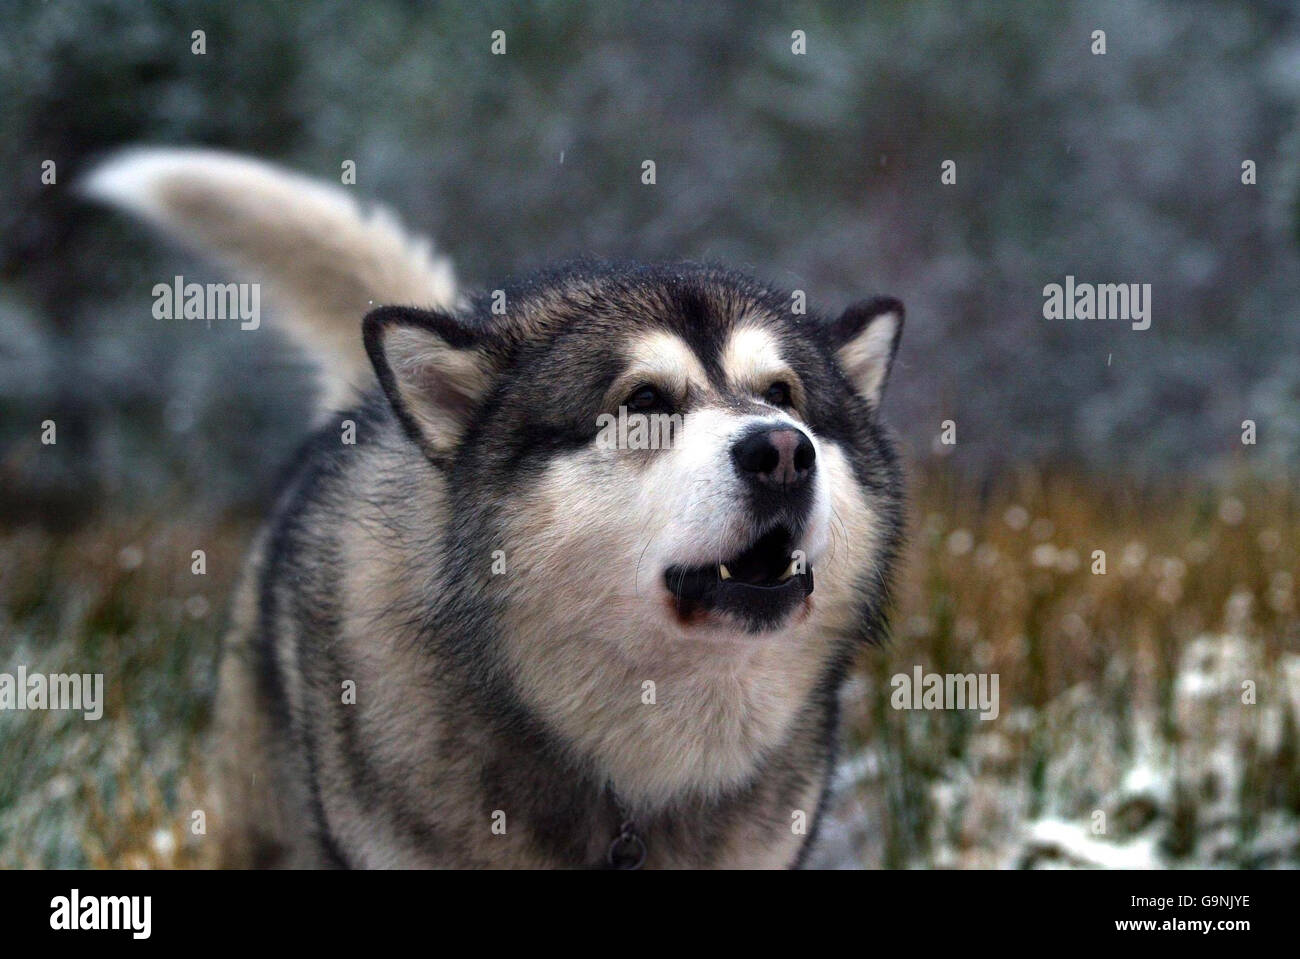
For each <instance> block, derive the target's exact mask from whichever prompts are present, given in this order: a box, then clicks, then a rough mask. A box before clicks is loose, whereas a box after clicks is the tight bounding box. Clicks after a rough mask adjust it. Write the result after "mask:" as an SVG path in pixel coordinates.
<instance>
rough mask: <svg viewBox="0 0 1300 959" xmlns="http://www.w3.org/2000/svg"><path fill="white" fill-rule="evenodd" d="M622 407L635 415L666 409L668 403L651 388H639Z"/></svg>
mask: <svg viewBox="0 0 1300 959" xmlns="http://www.w3.org/2000/svg"><path fill="white" fill-rule="evenodd" d="M623 405H624V406H626V407H627V408H628V409H629V410H631V411H633V412H635V413H648V412H650V411H651V410H662V409H667V407H668V401H667V400H666V399H664V396H663V394H662V393H660V392H659V391H658V390H657V389H655V388H654V387H653V386H639V387H637V388H636V389H635V390H633V391H632V395H631V396H629V397H628V398H627V402H626V403H624V404H623Z"/></svg>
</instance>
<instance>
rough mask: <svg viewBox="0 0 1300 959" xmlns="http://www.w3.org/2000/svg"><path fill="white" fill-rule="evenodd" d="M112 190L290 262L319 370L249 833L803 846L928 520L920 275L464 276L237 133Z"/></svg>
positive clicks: (145, 167) (612, 267)
mask: <svg viewBox="0 0 1300 959" xmlns="http://www.w3.org/2000/svg"><path fill="white" fill-rule="evenodd" d="M86 189H87V191H88V193H89V194H90V195H91V196H92V197H94V198H97V199H98V200H101V201H104V202H107V203H109V204H112V205H114V206H116V207H119V208H121V209H124V210H126V211H129V212H131V213H134V214H136V215H137V216H139V217H141V218H143V219H144V220H146V221H148V222H150V223H152V224H154V225H155V226H157V227H159V228H161V229H162V230H163V231H164V232H166V233H168V234H170V235H171V236H172V237H173V238H175V239H177V240H179V241H182V242H184V243H187V244H189V245H190V246H192V247H194V248H196V249H197V250H200V251H204V252H206V253H208V254H211V255H213V256H214V257H215V258H217V259H218V260H219V261H221V262H222V263H223V264H224V265H225V266H226V267H228V268H229V269H231V270H232V271H233V272H234V273H236V274H237V275H239V276H240V277H241V278H243V279H246V280H249V281H252V282H256V283H258V284H260V285H261V286H263V287H265V288H266V290H267V292H268V298H269V300H270V301H271V302H272V303H274V304H275V305H276V307H277V309H278V313H277V315H276V316H275V317H274V319H275V321H278V322H282V323H283V324H284V328H285V329H286V330H287V331H288V332H290V333H291V334H293V335H295V336H296V337H297V338H298V339H299V341H300V342H301V343H302V344H303V345H304V346H305V347H306V348H307V349H308V350H309V351H310V353H311V355H312V356H313V358H314V360H315V363H316V366H317V368H318V369H319V370H320V372H321V375H322V377H323V379H322V391H321V403H320V407H319V410H320V411H319V413H318V417H319V419H318V422H317V423H316V425H315V432H314V434H313V435H312V436H311V438H310V439H309V440H308V441H307V442H306V444H305V445H304V446H303V448H302V449H301V450H300V451H299V453H298V455H297V457H296V460H295V461H294V463H293V464H292V467H291V469H290V470H289V472H288V474H287V479H286V481H285V482H284V485H283V488H282V490H281V492H280V493H279V495H278V498H277V500H276V504H275V506H274V508H273V511H272V514H271V516H270V519H269V521H268V522H267V524H266V525H265V527H264V528H263V530H262V531H261V533H260V534H259V535H258V537H257V539H256V542H255V543H254V544H253V547H252V550H251V555H250V558H249V561H248V565H247V569H246V571H245V573H244V575H243V579H242V582H241V585H240V586H239V588H238V590H237V593H236V596H235V599H234V602H233V605H232V609H231V612H230V627H229V632H228V635H227V637H226V640H225V644H224V648H223V653H222V659H221V664H220V675H219V692H218V701H217V706H216V732H217V736H218V740H219V745H220V748H219V754H220V760H219V763H218V767H219V772H218V775H217V776H216V781H217V785H218V789H219V792H220V802H219V804H218V805H217V806H216V817H215V824H214V825H215V830H216V831H218V832H219V835H220V837H221V838H220V845H221V850H222V862H223V864H225V865H243V866H284V867H293V868H303V867H340V868H343V867H353V868H373V867H401V868H406V867H452V868H468V867H497V868H518V867H522V868H551V867H559V868H581V867H594V868H609V867H614V868H635V867H639V866H645V867H655V868H694V867H710V868H786V867H797V866H799V865H800V864H801V863H802V862H803V860H804V858H805V856H806V854H807V852H808V849H809V848H810V845H811V844H812V842H813V841H814V839H815V836H816V832H817V825H818V823H819V821H820V819H821V817H822V814H823V812H824V806H825V802H826V797H827V790H828V783H829V780H830V777H831V773H832V770H833V768H834V764H835V751H836V737H837V727H838V722H839V714H838V694H839V691H840V688H841V686H842V685H843V683H844V680H845V678H846V674H847V672H848V671H849V668H850V666H851V664H852V661H853V659H854V657H855V655H856V653H857V651H858V650H860V649H861V648H862V646H863V644H865V643H871V642H874V641H877V640H879V639H880V638H881V637H882V635H883V634H884V631H885V629H886V617H887V610H888V608H889V595H890V584H891V576H892V571H893V569H894V566H895V561H896V557H897V555H898V553H899V550H900V547H901V540H902V535H903V534H902V530H903V525H904V523H903V512H904V492H903V485H904V484H903V478H902V472H901V467H900V465H899V461H898V456H897V454H896V452H895V450H894V446H893V444H892V442H891V440H890V437H889V434H888V432H887V430H886V428H885V426H884V425H883V423H882V422H881V417H880V403H881V397H882V394H883V391H884V389H885V386H886V384H887V382H888V379H889V373H890V369H891V366H892V364H893V361H894V357H895V355H896V353H897V350H898V344H899V338H900V335H901V332H902V327H903V307H902V305H901V304H900V303H899V302H898V301H897V300H894V299H889V298H877V299H871V300H866V301H863V302H860V303H857V304H854V305H852V306H849V307H848V308H847V309H846V310H845V311H844V312H843V313H842V314H840V315H839V316H838V317H835V318H829V317H823V316H819V315H816V314H815V313H812V312H805V311H804V310H803V309H802V308H801V300H802V294H801V293H795V292H792V291H783V290H778V289H775V288H772V287H769V286H766V285H763V284H761V283H759V282H756V281H755V280H752V279H750V278H748V277H746V276H743V275H740V274H738V273H735V272H731V271H729V270H726V269H724V268H720V267H715V266H710V265H701V264H693V263H670V264H664V265H645V264H637V263H611V262H604V261H584V262H579V263H576V264H570V265H568V266H564V267H561V268H558V269H555V270H553V271H549V272H544V273H540V274H536V275H532V276H528V277H526V278H524V279H521V280H517V281H512V282H510V283H506V284H504V285H502V286H501V287H500V288H498V289H495V290H492V291H487V292H484V293H481V294H465V293H462V292H461V291H460V290H459V289H458V288H457V285H456V281H455V278H454V274H453V270H452V268H451V266H450V264H449V263H448V262H447V261H446V260H445V259H444V258H442V257H441V256H440V255H438V254H436V253H435V252H434V251H433V250H432V248H431V246H430V245H429V244H428V243H427V242H426V241H423V240H419V239H415V238H413V237H412V236H410V235H409V234H408V233H407V232H406V231H405V230H404V229H403V228H402V226H401V225H400V224H399V222H398V220H397V219H396V218H395V217H394V216H393V215H392V214H390V213H388V212H386V211H384V210H382V209H378V208H376V209H368V208H365V207H363V206H362V205H361V204H360V203H358V202H357V201H355V200H354V199H353V197H352V196H351V195H350V194H349V192H348V191H347V190H346V189H345V188H343V187H337V186H331V185H326V184H323V183H319V182H315V181H312V180H310V179H307V178H304V177H302V176H300V175H297V174H294V173H291V172H289V171H286V170H283V169H280V168H277V167H274V166H272V165H269V164H265V163H261V162H258V161H254V160H250V159H245V158H241V157H238V156H233V155H229V154H224V153H219V152H213V151H202V150H187V149H152V150H150V149H145V150H135V151H131V152H127V153H125V154H120V155H118V156H116V157H114V158H111V159H110V160H109V161H108V162H107V163H106V164H105V165H103V166H101V167H100V168H99V169H98V170H97V171H96V172H95V173H94V174H93V175H92V176H91V177H90V178H89V180H88V182H87V184H86ZM241 335H242V334H241ZM250 335H257V334H256V333H253V334H250ZM250 342H251V340H250ZM651 420H653V421H655V422H658V421H660V420H662V421H663V422H665V423H666V424H667V425H668V426H669V427H670V428H669V429H666V430H665V431H663V432H662V433H661V434H656V433H654V432H653V431H652V432H650V433H649V434H647V433H646V431H645V430H644V429H642V430H640V431H638V430H637V426H638V425H643V424H644V423H645V422H648V421H651ZM614 422H618V423H621V424H628V423H631V424H632V426H631V429H630V430H629V429H623V428H622V427H620V429H619V430H610V429H607V428H606V427H608V426H609V425H610V424H611V423H614ZM349 430H351V439H350V440H349ZM624 434H627V435H624ZM633 434H636V435H639V436H640V441H637V440H636V436H635V435H633ZM646 435H649V436H651V437H652V438H654V439H655V440H656V441H655V442H645V441H644V440H645V437H646Z"/></svg>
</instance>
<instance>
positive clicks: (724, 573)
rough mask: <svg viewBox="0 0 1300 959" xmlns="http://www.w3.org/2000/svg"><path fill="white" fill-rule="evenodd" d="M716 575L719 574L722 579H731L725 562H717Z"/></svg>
mask: <svg viewBox="0 0 1300 959" xmlns="http://www.w3.org/2000/svg"><path fill="white" fill-rule="evenodd" d="M718 575H719V576H721V577H722V578H723V579H731V570H729V569H727V565H726V564H725V563H719V564H718Z"/></svg>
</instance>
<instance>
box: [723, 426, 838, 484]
mask: <svg viewBox="0 0 1300 959" xmlns="http://www.w3.org/2000/svg"><path fill="white" fill-rule="evenodd" d="M731 458H732V459H733V460H735V461H736V469H738V470H739V471H740V475H741V476H743V477H744V478H746V479H748V480H749V481H750V482H752V483H757V484H758V485H760V486H764V487H768V488H773V489H780V490H785V491H790V490H794V489H796V488H797V487H800V486H802V485H803V484H804V483H806V482H807V481H808V477H809V476H811V475H812V471H813V461H814V460H815V459H816V458H817V452H816V450H814V449H813V445H812V440H810V439H809V438H808V435H807V434H806V433H804V432H803V430H797V429H795V428H794V427H791V426H780V427H777V428H776V429H772V428H771V427H766V426H765V427H760V428H759V429H757V430H754V431H753V432H752V433H747V434H746V435H745V436H742V437H741V438H740V439H739V440H738V441H737V442H736V445H735V446H733V447H732V448H731Z"/></svg>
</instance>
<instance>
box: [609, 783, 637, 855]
mask: <svg viewBox="0 0 1300 959" xmlns="http://www.w3.org/2000/svg"><path fill="white" fill-rule="evenodd" d="M605 791H606V792H607V793H608V794H609V797H610V799H611V800H612V801H613V803H614V808H615V809H616V810H617V811H618V819H619V822H620V823H621V824H622V825H620V826H619V827H618V835H617V836H615V837H614V839H613V841H612V842H611V843H610V844H609V849H608V851H606V853H605V867H606V868H607V869H640V868H641V867H642V866H644V865H645V859H646V845H645V840H644V839H642V838H641V833H640V831H639V830H638V829H637V828H636V822H635V821H634V820H633V819H632V817H631V816H630V815H628V812H627V807H626V806H625V805H624V804H623V800H621V799H620V798H619V796H618V793H616V792H615V791H614V785H613V783H606V784H605Z"/></svg>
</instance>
